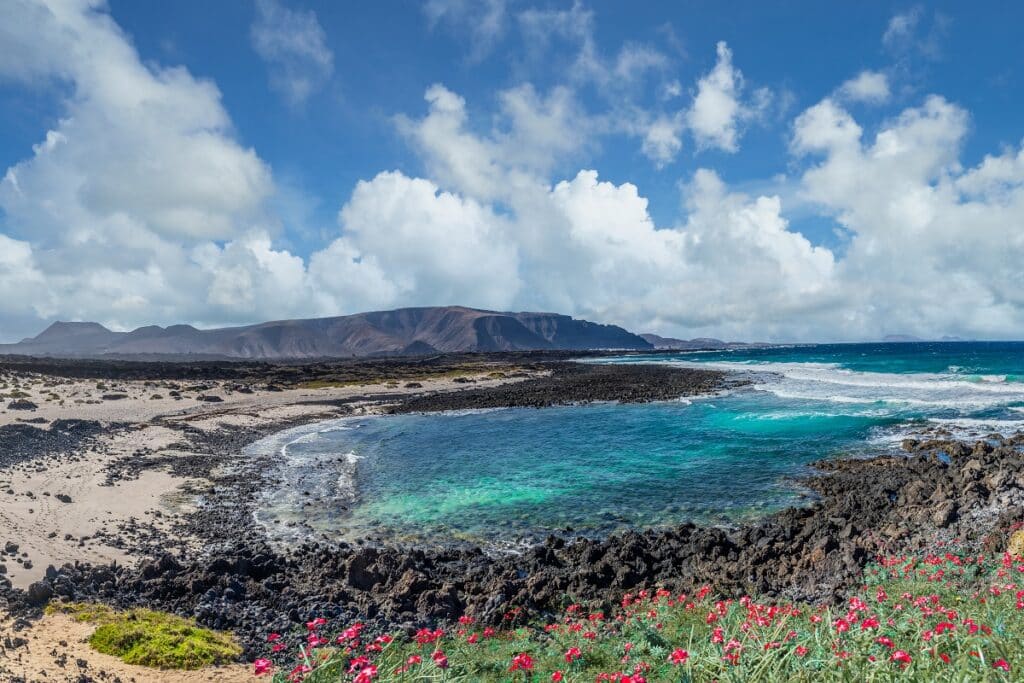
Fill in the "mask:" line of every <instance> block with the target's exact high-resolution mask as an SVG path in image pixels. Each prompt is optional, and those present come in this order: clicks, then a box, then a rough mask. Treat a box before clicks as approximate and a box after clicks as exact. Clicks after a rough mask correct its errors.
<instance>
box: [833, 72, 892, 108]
mask: <svg viewBox="0 0 1024 683" xmlns="http://www.w3.org/2000/svg"><path fill="white" fill-rule="evenodd" d="M839 93H840V94H841V95H842V96H843V97H844V98H845V99H848V100H852V101H854V102H868V103H870V104H883V103H885V102H887V101H888V100H889V95H890V92H889V79H888V77H887V76H886V75H885V74H883V73H881V72H878V71H861V72H860V73H859V74H857V76H855V77H854V78H851V79H850V80H848V81H846V82H845V83H843V84H842V85H841V86H839Z"/></svg>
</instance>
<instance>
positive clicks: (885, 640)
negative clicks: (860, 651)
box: [875, 636, 895, 650]
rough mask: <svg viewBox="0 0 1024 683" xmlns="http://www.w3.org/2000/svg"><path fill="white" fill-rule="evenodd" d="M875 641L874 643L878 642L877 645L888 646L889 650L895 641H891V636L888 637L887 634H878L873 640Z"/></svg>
mask: <svg viewBox="0 0 1024 683" xmlns="http://www.w3.org/2000/svg"><path fill="white" fill-rule="evenodd" d="M875 642H876V643H878V644H879V645H885V646H886V647H887V648H889V649H890V650H891V649H892V648H893V647H895V643H893V642H892V638H889V637H888V636H879V637H878V638H877V639H876V640H875Z"/></svg>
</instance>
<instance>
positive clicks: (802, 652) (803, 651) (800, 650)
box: [794, 645, 810, 657]
mask: <svg viewBox="0 0 1024 683" xmlns="http://www.w3.org/2000/svg"><path fill="white" fill-rule="evenodd" d="M794 652H796V656H797V657H804V656H806V655H807V653H808V652H810V650H808V649H807V648H806V647H804V646H803V645H797V646H796V649H795V650H794Z"/></svg>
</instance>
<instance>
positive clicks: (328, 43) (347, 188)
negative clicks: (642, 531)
mask: <svg viewBox="0 0 1024 683" xmlns="http://www.w3.org/2000/svg"><path fill="white" fill-rule="evenodd" d="M1022 21H1024V7H1022V6H1020V5H1019V4H1016V3H1010V2H999V3H996V2H980V3H975V4H972V5H971V6H970V7H967V6H966V5H963V4H962V3H954V2H949V3H928V4H914V3H883V2H866V3H820V2H812V1H808V2H797V1H795V0H793V1H788V2H782V3H762V2H728V3H722V2H711V1H710V0H709V1H703V0H693V1H691V2H685V3H683V2H644V3H619V2H541V3H534V2H525V1H523V2H519V1H516V0H425V1H424V2H421V3H414V2H411V1H407V0H401V1H399V0H380V1H378V2H374V3H334V2H323V3H315V2H308V1H307V2H294V3H293V2H284V0H255V2H244V1H241V0H233V1H231V2H213V3H211V2H208V1H206V0H204V1H202V2H200V1H197V0H180V1H179V2H175V3H158V2H155V1H151V0H108V1H107V2H102V1H100V0H0V341H15V340H18V339H20V338H22V337H25V336H30V335H34V334H36V333H38V332H39V331H41V330H42V329H43V328H44V327H46V325H48V324H49V323H50V322H52V321H55V320H89V321H98V322H101V323H103V324H104V325H107V326H108V327H110V328H112V329H118V330H128V329H133V328H135V327H138V326H142V325H149V324H160V325H169V324H175V323H190V324H194V325H196V326H199V327H211V326H222V325H236V324H247V323H252V322H259V321H263V320H271V319H285V318H301V317H319V316H329V315H342V314H347V313H355V312H360V311H366V310H380V309H389V308H396V307H401V306H427V305H449V304H460V305H466V306H474V307H480V308H488V309H495V310H543V311H554V312H560V313H567V314H571V315H574V316H576V317H582V318H586V319H590V320H595V321H600V322H606V323H615V324H620V325H623V326H625V327H627V328H629V329H631V330H633V331H636V332H657V333H661V334H664V335H671V336H679V337H686V338H690V337H698V336H699V337H705V336H714V337H720V338H726V339H736V340H739V339H742V340H758V341H776V342H785V341H858V340H871V339H879V338H881V337H883V336H885V335H889V334H909V335H916V336H920V337H923V338H939V337H942V336H944V335H950V336H958V337H964V338H978V339H1020V338H1024V267H1022V265H1021V264H1024V148H1022V138H1024V117H1022V116H1021V112H1022V111H1024V71H1022V68H1024V56H1022V53H1021V51H1020V49H1019V36H1018V33H1019V31H1018V28H1019V26H1020V25H1021V23H1022Z"/></svg>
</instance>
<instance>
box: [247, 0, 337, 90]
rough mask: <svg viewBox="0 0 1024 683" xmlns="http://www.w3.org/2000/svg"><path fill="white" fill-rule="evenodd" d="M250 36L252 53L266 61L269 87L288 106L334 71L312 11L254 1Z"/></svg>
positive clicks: (272, 0)
mask: <svg viewBox="0 0 1024 683" xmlns="http://www.w3.org/2000/svg"><path fill="white" fill-rule="evenodd" d="M250 35H251V38H252V46H253V49H254V50H256V54H258V55H259V56H260V57H261V58H263V61H265V62H266V63H267V69H268V72H269V76H270V86H271V87H272V88H274V89H275V90H277V91H278V92H280V93H281V94H282V95H283V96H284V97H285V99H286V100H287V101H288V103H289V104H290V105H292V106H301V105H302V104H304V103H305V102H306V100H307V99H309V97H310V95H312V94H313V92H314V91H316V90H317V89H319V88H320V87H321V86H323V84H324V83H326V82H327V81H328V80H329V79H330V77H331V74H332V73H334V53H333V52H331V49H330V48H329V47H328V46H327V35H326V34H325V33H324V29H323V27H322V26H320V22H319V21H318V20H317V17H316V13H315V12H313V11H312V10H309V11H303V10H300V9H290V8H288V7H285V6H284V5H282V4H281V3H280V2H278V0H256V19H255V20H254V21H253V24H252V28H251V31H250Z"/></svg>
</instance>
